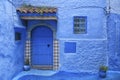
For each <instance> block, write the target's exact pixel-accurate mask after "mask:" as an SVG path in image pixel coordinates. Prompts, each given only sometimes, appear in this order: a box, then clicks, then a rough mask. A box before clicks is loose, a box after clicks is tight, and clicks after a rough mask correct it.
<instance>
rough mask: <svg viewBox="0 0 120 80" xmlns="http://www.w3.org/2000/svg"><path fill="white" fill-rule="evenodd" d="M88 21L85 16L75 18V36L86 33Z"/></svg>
mask: <svg viewBox="0 0 120 80" xmlns="http://www.w3.org/2000/svg"><path fill="white" fill-rule="evenodd" d="M86 24H87V19H86V17H83V16H75V17H74V33H75V34H84V33H86V32H87V31H86V27H87V25H86Z"/></svg>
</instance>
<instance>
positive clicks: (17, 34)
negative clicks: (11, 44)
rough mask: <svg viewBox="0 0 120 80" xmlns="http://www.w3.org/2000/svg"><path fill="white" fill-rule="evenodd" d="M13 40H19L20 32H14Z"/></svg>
mask: <svg viewBox="0 0 120 80" xmlns="http://www.w3.org/2000/svg"><path fill="white" fill-rule="evenodd" d="M15 40H16V41H17V40H21V33H19V32H15Z"/></svg>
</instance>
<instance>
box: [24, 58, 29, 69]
mask: <svg viewBox="0 0 120 80" xmlns="http://www.w3.org/2000/svg"><path fill="white" fill-rule="evenodd" d="M29 70H30V65H29V59H26V61H25V65H24V71H29Z"/></svg>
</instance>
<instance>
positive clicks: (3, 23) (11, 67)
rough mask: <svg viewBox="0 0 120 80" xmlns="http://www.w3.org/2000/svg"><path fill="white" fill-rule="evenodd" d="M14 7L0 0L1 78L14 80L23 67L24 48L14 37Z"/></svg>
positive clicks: (4, 0)
mask: <svg viewBox="0 0 120 80" xmlns="http://www.w3.org/2000/svg"><path fill="white" fill-rule="evenodd" d="M12 8H13V7H12V4H11V3H9V2H8V1H7V0H1V1H0V15H1V16H0V17H1V18H0V80H12V77H13V76H14V75H16V74H17V73H19V72H20V71H22V68H23V51H24V48H23V45H22V44H21V43H22V42H20V43H19V42H15V39H14V21H13V12H12ZM16 27H18V26H16ZM19 27H21V26H19Z"/></svg>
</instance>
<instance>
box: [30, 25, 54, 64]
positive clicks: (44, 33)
mask: <svg viewBox="0 0 120 80" xmlns="http://www.w3.org/2000/svg"><path fill="white" fill-rule="evenodd" d="M31 42H32V43H31V48H32V49H31V51H32V53H31V60H32V61H31V62H32V65H53V32H52V30H51V29H50V28H48V27H45V26H39V27H36V28H35V29H33V30H32V39H31Z"/></svg>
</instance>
